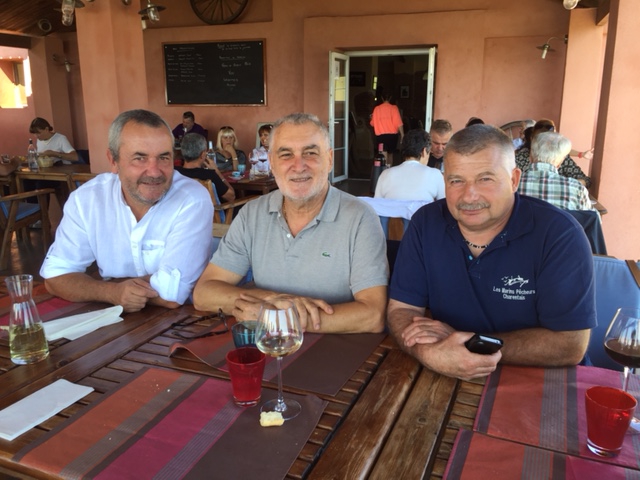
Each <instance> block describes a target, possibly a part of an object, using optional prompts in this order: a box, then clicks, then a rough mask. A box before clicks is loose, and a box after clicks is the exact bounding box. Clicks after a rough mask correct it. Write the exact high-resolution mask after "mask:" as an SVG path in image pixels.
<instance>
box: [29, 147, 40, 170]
mask: <svg viewBox="0 0 640 480" xmlns="http://www.w3.org/2000/svg"><path fill="white" fill-rule="evenodd" d="M27 165H29V170H31V171H32V172H37V171H39V170H40V166H39V165H38V151H37V150H36V146H35V145H34V144H33V140H31V139H29V147H28V148H27Z"/></svg>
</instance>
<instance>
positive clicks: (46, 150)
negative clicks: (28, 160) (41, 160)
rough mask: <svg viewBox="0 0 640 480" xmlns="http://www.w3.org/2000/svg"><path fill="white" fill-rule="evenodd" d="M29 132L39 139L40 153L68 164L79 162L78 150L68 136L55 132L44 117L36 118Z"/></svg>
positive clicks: (37, 143) (37, 146)
mask: <svg viewBox="0 0 640 480" xmlns="http://www.w3.org/2000/svg"><path fill="white" fill-rule="evenodd" d="M29 133H33V134H35V136H36V138H37V139H38V141H37V142H36V148H37V149H38V155H42V156H46V157H53V158H55V159H57V160H61V161H62V163H64V164H67V165H70V164H72V163H78V152H76V151H75V149H74V148H73V147H72V146H71V143H69V140H68V139H67V137H65V136H64V135H62V134H61V133H58V132H54V131H53V127H52V126H51V125H50V124H49V122H47V121H46V120H45V119H44V118H40V117H36V118H34V119H33V121H32V122H31V125H30V126H29Z"/></svg>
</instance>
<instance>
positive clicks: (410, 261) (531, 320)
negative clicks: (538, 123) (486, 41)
mask: <svg viewBox="0 0 640 480" xmlns="http://www.w3.org/2000/svg"><path fill="white" fill-rule="evenodd" d="M444 165H445V167H444V177H445V186H446V198H445V199H444V200H439V201H437V202H434V203H431V204H430V205H426V206H425V207H423V208H421V209H420V210H419V211H418V212H416V214H415V215H414V216H413V218H412V220H411V224H410V226H409V228H408V230H407V232H406V233H405V234H404V238H403V240H402V244H401V245H400V249H399V252H398V256H397V259H396V263H395V266H394V272H393V278H392V281H391V286H390V290H389V298H390V300H389V305H388V324H389V328H390V330H391V332H392V334H393V335H394V336H395V338H396V339H397V341H398V343H399V344H400V345H401V346H402V348H403V349H404V350H405V351H407V352H408V353H410V354H411V355H413V356H415V357H416V358H417V359H418V360H419V361H420V362H421V363H422V364H424V365H425V366H427V367H428V368H430V369H432V370H435V371H437V372H440V373H442V374H444V375H448V376H452V377H458V378H463V379H469V378H474V377H482V376H485V375H488V374H489V373H491V372H492V371H493V370H495V368H496V365H497V364H498V362H500V361H502V362H504V363H512V364H519V365H538V366H562V365H575V364H577V363H578V362H580V360H581V359H582V358H583V356H584V354H585V352H586V349H587V345H588V342H589V333H590V329H591V328H593V327H594V326H595V325H596V320H595V295H594V280H593V261H592V258H591V249H590V247H589V243H588V241H587V238H586V237H585V235H584V232H583V230H582V228H581V227H580V225H579V224H578V223H577V222H576V221H575V220H574V219H573V217H571V216H570V215H569V214H567V213H565V212H564V211H562V210H560V209H558V208H556V207H554V206H552V205H550V204H549V203H547V202H544V201H542V200H538V199H534V198H530V197H526V196H520V195H519V194H518V193H516V190H517V188H518V182H519V180H520V174H521V172H520V170H519V169H518V168H516V165H515V156H514V153H513V146H512V144H511V141H510V140H509V138H508V137H507V136H506V135H505V134H504V133H503V132H501V131H500V130H498V129H497V128H495V127H492V126H489V125H474V126H471V127H468V128H465V129H463V130H461V131H459V132H457V133H456V134H455V135H454V136H453V137H452V138H451V140H450V142H449V144H448V145H447V148H446V151H445V160H444ZM474 332H476V333H484V334H489V335H492V336H495V337H499V338H501V339H502V340H503V341H504V347H503V348H502V350H501V351H500V352H497V353H494V354H492V355H479V354H474V353H471V352H469V351H468V350H467V349H466V348H465V346H464V343H465V341H467V340H468V339H469V338H471V336H472V335H473V333H474Z"/></svg>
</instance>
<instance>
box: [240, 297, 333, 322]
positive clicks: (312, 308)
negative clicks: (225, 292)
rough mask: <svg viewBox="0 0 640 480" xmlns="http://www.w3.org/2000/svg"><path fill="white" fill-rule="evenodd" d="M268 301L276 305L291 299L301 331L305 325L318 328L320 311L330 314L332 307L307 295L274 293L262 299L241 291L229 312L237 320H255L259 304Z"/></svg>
mask: <svg viewBox="0 0 640 480" xmlns="http://www.w3.org/2000/svg"><path fill="white" fill-rule="evenodd" d="M265 301H266V302H269V303H272V304H273V305H275V306H276V307H277V306H279V305H281V304H282V303H283V302H285V301H291V302H293V304H294V305H295V307H296V309H297V310H298V316H299V317H300V325H301V326H302V330H303V331H307V329H308V328H307V327H308V326H311V327H312V329H313V330H320V311H323V312H324V313H326V314H328V315H331V314H332V313H333V307H332V306H331V305H329V304H328V303H327V302H325V301H324V300H319V299H316V298H309V297H297V296H294V295H286V294H276V295H271V296H268V297H267V298H265V300H262V299H260V298H257V297H253V296H251V295H250V294H248V293H243V294H241V295H240V297H239V298H238V299H237V300H236V302H235V306H234V309H233V311H232V312H231V313H232V314H233V315H234V316H235V317H236V320H237V321H239V322H240V321H244V320H256V319H257V318H258V313H259V311H260V305H261V304H262V303H264V302H265Z"/></svg>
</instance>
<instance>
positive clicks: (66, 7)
mask: <svg viewBox="0 0 640 480" xmlns="http://www.w3.org/2000/svg"><path fill="white" fill-rule="evenodd" d="M75 11H76V2H75V0H62V24H63V25H64V26H65V27H69V26H71V24H72V23H73V14H74V12H75Z"/></svg>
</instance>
